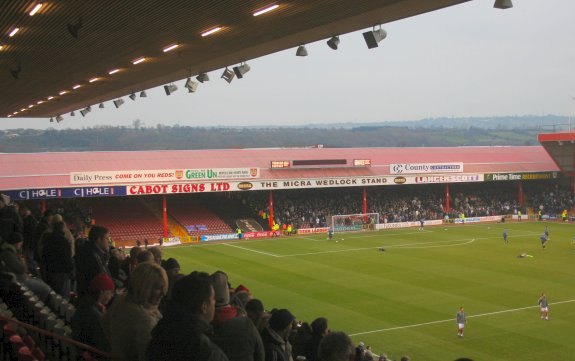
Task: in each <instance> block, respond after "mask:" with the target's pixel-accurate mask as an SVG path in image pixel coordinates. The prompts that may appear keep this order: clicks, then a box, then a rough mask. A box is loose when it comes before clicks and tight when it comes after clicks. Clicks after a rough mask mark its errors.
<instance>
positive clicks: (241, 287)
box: [235, 285, 250, 293]
mask: <svg viewBox="0 0 575 361" xmlns="http://www.w3.org/2000/svg"><path fill="white" fill-rule="evenodd" d="M235 292H236V293H238V292H247V293H250V289H249V288H247V287H246V286H244V285H239V286H238V287H236V291H235Z"/></svg>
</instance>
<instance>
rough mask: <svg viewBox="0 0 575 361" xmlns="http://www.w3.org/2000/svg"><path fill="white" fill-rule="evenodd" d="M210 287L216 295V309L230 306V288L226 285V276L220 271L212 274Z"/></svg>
mask: <svg viewBox="0 0 575 361" xmlns="http://www.w3.org/2000/svg"><path fill="white" fill-rule="evenodd" d="M211 277H212V285H213V286H214V292H215V294H216V307H221V306H227V305H229V304H230V288H229V285H228V275H226V274H225V273H224V272H222V271H216V272H214V273H213V274H212V276H211Z"/></svg>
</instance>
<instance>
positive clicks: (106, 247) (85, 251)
mask: <svg viewBox="0 0 575 361" xmlns="http://www.w3.org/2000/svg"><path fill="white" fill-rule="evenodd" d="M109 259H110V234H109V232H108V229H107V228H105V227H101V226H93V227H92V228H91V229H90V233H89V234H88V242H86V243H85V244H84V245H83V246H82V247H80V248H79V249H78V250H77V252H76V256H75V257H74V260H75V263H76V281H77V291H78V295H79V296H83V295H84V294H86V293H87V292H88V288H89V286H90V282H91V281H92V279H94V277H96V275H97V274H98V273H100V272H103V273H105V274H106V275H108V276H110V277H111V275H110V270H109V269H108V260H109Z"/></svg>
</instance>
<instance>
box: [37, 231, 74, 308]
mask: <svg viewBox="0 0 575 361" xmlns="http://www.w3.org/2000/svg"><path fill="white" fill-rule="evenodd" d="M65 227H66V225H65V224H64V222H54V224H53V225H52V232H50V233H45V235H46V236H45V237H43V242H42V243H43V251H42V265H43V269H44V281H46V283H47V284H49V285H50V287H52V289H53V290H54V291H55V292H56V293H58V294H60V295H62V297H64V298H68V297H69V296H70V278H71V275H72V271H73V270H74V263H73V261H72V251H71V248H70V244H69V243H68V240H67V239H66V236H65V234H64V230H65Z"/></svg>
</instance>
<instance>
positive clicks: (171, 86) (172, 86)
mask: <svg viewBox="0 0 575 361" xmlns="http://www.w3.org/2000/svg"><path fill="white" fill-rule="evenodd" d="M176 90H178V87H177V86H176V84H168V85H164V91H165V92H166V95H171V94H172V93H173V92H175V91H176Z"/></svg>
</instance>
